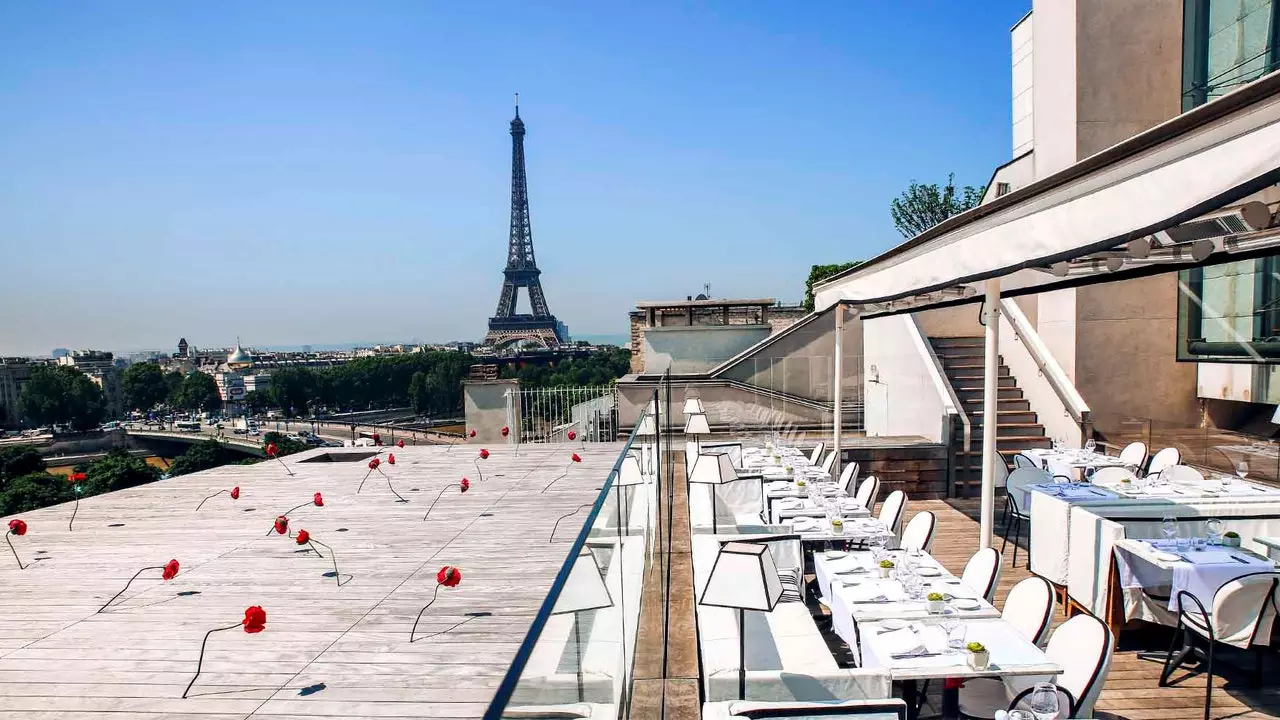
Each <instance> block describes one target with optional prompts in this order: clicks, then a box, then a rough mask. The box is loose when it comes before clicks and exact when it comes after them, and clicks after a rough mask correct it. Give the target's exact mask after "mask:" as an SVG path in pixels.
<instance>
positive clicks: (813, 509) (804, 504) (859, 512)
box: [771, 495, 870, 525]
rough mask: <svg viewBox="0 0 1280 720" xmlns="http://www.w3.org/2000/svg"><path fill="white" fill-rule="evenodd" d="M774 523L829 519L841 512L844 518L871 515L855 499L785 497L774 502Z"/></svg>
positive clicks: (838, 497) (839, 497) (772, 509)
mask: <svg viewBox="0 0 1280 720" xmlns="http://www.w3.org/2000/svg"><path fill="white" fill-rule="evenodd" d="M771 512H772V514H773V518H772V521H773V523H774V524H775V525H776V524H778V523H780V522H782V521H783V520H786V519H789V518H793V517H827V516H828V515H830V514H832V513H833V512H839V514H840V516H841V517H844V518H858V517H870V513H869V512H867V509H866V508H865V507H863V506H862V503H860V502H858V501H857V500H856V499H855V498H851V497H842V496H835V495H833V496H830V497H823V498H821V499H820V500H818V499H814V498H809V497H803V498H802V497H784V498H778V499H776V500H774V501H773V504H772V507H771Z"/></svg>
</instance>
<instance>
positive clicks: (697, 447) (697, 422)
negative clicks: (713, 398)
mask: <svg viewBox="0 0 1280 720" xmlns="http://www.w3.org/2000/svg"><path fill="white" fill-rule="evenodd" d="M695 399H696V398H695ZM684 434H685V435H692V436H693V443H694V450H693V462H692V463H690V462H689V444H688V443H687V442H686V443H685V453H684V454H685V458H684V463H685V465H686V466H687V467H688V468H689V473H690V474H692V473H693V465H696V464H697V462H698V456H699V455H701V454H702V440H701V437H700V436H702V435H710V434H711V425H710V424H708V423H707V416H706V415H704V414H702V413H700V412H697V413H692V414H690V415H688V416H687V419H686V420H685V421H684Z"/></svg>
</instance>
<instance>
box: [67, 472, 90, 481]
mask: <svg viewBox="0 0 1280 720" xmlns="http://www.w3.org/2000/svg"><path fill="white" fill-rule="evenodd" d="M88 479H89V477H88V476H87V475H85V474H84V473H82V472H78V473H71V476H70V477H68V478H67V482H73V483H81V482H84V481H85V480H88Z"/></svg>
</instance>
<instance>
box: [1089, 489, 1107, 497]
mask: <svg viewBox="0 0 1280 720" xmlns="http://www.w3.org/2000/svg"><path fill="white" fill-rule="evenodd" d="M1089 492H1091V493H1093V494H1094V495H1100V496H1102V497H1106V496H1107V494H1106V493H1101V492H1098V491H1097V490H1090V491H1089Z"/></svg>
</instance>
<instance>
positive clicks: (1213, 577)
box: [1113, 538, 1276, 611]
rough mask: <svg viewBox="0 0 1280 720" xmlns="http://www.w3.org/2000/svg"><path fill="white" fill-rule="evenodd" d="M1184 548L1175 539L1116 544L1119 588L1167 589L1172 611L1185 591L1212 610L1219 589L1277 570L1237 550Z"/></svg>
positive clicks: (1127, 540)
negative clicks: (1243, 578) (1246, 577)
mask: <svg viewBox="0 0 1280 720" xmlns="http://www.w3.org/2000/svg"><path fill="white" fill-rule="evenodd" d="M1186 545H1187V543H1186V542H1185V541H1184V542H1182V543H1179V542H1178V541H1177V540H1174V539H1139V538H1124V539H1121V540H1117V541H1116V543H1115V545H1114V546H1113V550H1114V552H1115V554H1116V563H1117V569H1118V572H1119V576H1120V577H1119V580H1120V586H1121V588H1123V589H1125V590H1142V589H1150V588H1168V595H1169V602H1168V609H1169V610H1172V611H1177V609H1178V593H1180V592H1181V591H1183V590H1185V591H1187V592H1189V593H1191V595H1192V596H1194V597H1195V598H1196V599H1197V600H1199V601H1200V602H1201V603H1202V604H1203V605H1204V607H1205V608H1206V609H1212V608H1213V596H1214V594H1215V593H1216V592H1217V591H1218V588H1221V587H1222V586H1223V585H1226V584H1227V583H1229V582H1231V581H1232V580H1235V579H1236V578H1239V577H1243V576H1245V575H1252V574H1254V573H1260V572H1274V571H1275V570H1276V563H1275V561H1273V560H1271V559H1270V558H1266V557H1263V556H1261V555H1258V554H1256V553H1253V552H1249V551H1248V550H1243V549H1241V548H1238V547H1227V546H1223V545H1204V546H1202V547H1194V546H1192V547H1187V546H1186Z"/></svg>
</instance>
